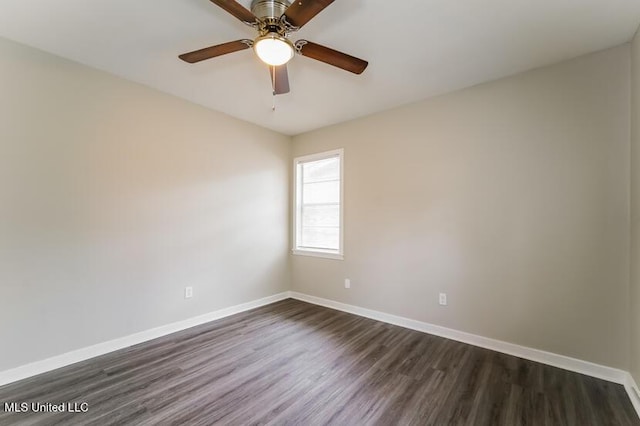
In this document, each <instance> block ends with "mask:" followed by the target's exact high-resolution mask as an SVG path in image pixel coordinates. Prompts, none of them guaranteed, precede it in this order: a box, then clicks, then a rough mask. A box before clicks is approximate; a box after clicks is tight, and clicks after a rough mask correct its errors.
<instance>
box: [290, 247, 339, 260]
mask: <svg viewBox="0 0 640 426" xmlns="http://www.w3.org/2000/svg"><path fill="white" fill-rule="evenodd" d="M291 253H293V254H295V255H299V256H311V257H322V258H325V259H333V260H344V256H343V255H342V254H339V253H330V252H324V251H316V250H300V249H293V250H291Z"/></svg>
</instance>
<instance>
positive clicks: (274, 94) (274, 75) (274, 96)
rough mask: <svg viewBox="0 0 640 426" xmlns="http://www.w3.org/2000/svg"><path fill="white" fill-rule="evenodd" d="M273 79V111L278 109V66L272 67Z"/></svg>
mask: <svg viewBox="0 0 640 426" xmlns="http://www.w3.org/2000/svg"><path fill="white" fill-rule="evenodd" d="M271 81H273V105H272V106H271V111H274V112H275V110H276V67H271Z"/></svg>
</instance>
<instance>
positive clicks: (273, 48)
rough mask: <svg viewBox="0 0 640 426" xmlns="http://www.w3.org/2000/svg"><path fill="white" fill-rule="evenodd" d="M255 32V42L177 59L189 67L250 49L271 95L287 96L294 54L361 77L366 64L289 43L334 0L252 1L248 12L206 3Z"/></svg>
mask: <svg viewBox="0 0 640 426" xmlns="http://www.w3.org/2000/svg"><path fill="white" fill-rule="evenodd" d="M210 1H211V2H212V3H214V4H216V5H217V6H219V7H221V8H222V9H224V10H226V11H227V12H229V13H230V14H232V15H233V16H235V17H236V18H238V19H239V20H240V21H242V22H244V23H245V24H247V25H249V26H250V27H253V28H254V29H255V30H257V31H258V37H257V38H256V39H255V40H249V39H242V40H236V41H230V42H228V43H223V44H218V45H216V46H211V47H206V48H204V49H200V50H196V51H193V52H189V53H185V54H182V55H180V56H179V58H180V59H182V60H183V61H185V62H189V63H191V64H193V63H196V62H200V61H204V60H206V59H210V58H215V57H216V56H221V55H226V54H227V53H233V52H237V51H240V50H244V49H248V48H250V47H253V50H254V51H255V53H256V55H257V56H258V58H260V59H261V60H262V61H263V62H264V63H266V64H267V65H269V69H270V74H271V83H272V85H273V94H274V95H281V94H284V93H289V75H288V73H287V62H289V61H290V60H291V59H292V58H293V56H294V55H295V53H296V52H297V53H299V54H301V55H302V56H306V57H308V58H311V59H315V60H318V61H321V62H324V63H326V64H329V65H333V66H335V67H338V68H341V69H343V70H346V71H350V72H352V73H354V74H361V73H362V72H363V71H364V70H365V68H367V65H369V63H368V62H367V61H363V60H362V59H358V58H356V57H353V56H351V55H347V54H346V53H342V52H338V51H337V50H333V49H330V48H328V47H325V46H321V45H319V44H316V43H313V42H311V41H308V40H298V41H296V42H295V43H293V42H292V41H291V40H289V35H290V34H291V33H293V32H296V31H298V30H299V29H300V28H302V26H303V25H305V24H306V23H307V22H309V21H310V20H311V19H312V18H313V17H314V16H316V15H317V14H318V13H320V12H322V10H324V8H326V7H327V6H329V5H330V4H331V3H333V2H334V0H293V3H292V2H291V1H290V0H252V2H251V11H249V10H248V9H246V8H245V7H244V6H242V5H241V4H240V3H238V2H237V1H235V0H210Z"/></svg>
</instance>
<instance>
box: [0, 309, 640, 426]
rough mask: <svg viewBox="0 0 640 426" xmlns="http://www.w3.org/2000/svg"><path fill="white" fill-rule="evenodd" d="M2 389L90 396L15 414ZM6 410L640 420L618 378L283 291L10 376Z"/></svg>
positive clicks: (305, 420) (153, 419) (217, 418)
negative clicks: (18, 377) (158, 334)
mask: <svg viewBox="0 0 640 426" xmlns="http://www.w3.org/2000/svg"><path fill="white" fill-rule="evenodd" d="M5 402H43V403H46V402H50V403H62V402H71V403H82V402H86V403H88V410H89V411H88V412H87V413H84V414H73V413H45V414H42V413H40V414H33V413H27V414H24V413H23V414H16V413H7V412H5V411H4V408H5V407H4V403H5ZM0 424H1V425H14V424H19V425H22V424H29V425H32V424H37V425H54V424H64V425H75V424H81V425H114V424H131V425H147V424H148V425H157V424H160V425H169V424H176V425H178V424H180V425H182V424H184V425H211V424H224V425H250V424H273V425H283V424H291V425H319V424H333V425H368V424H380V425H409V424H415V425H449V424H455V425H458V424H460V425H463V424H464V425H580V426H584V425H640V419H638V417H637V416H636V414H635V412H634V410H633V408H632V406H631V402H630V401H629V399H628V396H627V395H626V393H625V391H624V389H623V387H622V386H620V385H616V384H613V383H609V382H605V381H602V380H597V379H594V378H591V377H587V376H583V375H580V374H576V373H571V372H568V371H564V370H561V369H557V368H553V367H548V366H545V365H542V364H538V363H535V362H531V361H526V360H522V359H519V358H515V357H512V356H508V355H503V354H499V353H496V352H492V351H489V350H485V349H480V348H476V347H473V346H469V345H465V344H462V343H457V342H454V341H451V340H447V339H443V338H440V337H435V336H431V335H428V334H423V333H419V332H416V331H412V330H407V329H404V328H401V327H396V326H392V325H388V324H384V323H381V322H377V321H373V320H370V319H366V318H360V317H357V316H354V315H350V314H346V313H343V312H338V311H334V310H330V309H326V308H322V307H319V306H314V305H310V304H307V303H303V302H299V301H295V300H285V301H283V302H278V303H275V304H273V305H269V306H265V307H262V308H259V309H255V310H253V311H249V312H245V313H242V314H238V315H235V316H232V317H228V318H225V319H222V320H219V321H215V322H212V323H209V324H206V325H203V326H199V327H196V328H193V329H190V330H187V331H184V332H180V333H176V334H173V335H170V336H166V337H163V338H161V339H157V340H154V341H152V342H149V343H144V344H141V345H138V346H135V347H132V348H128V349H124V350H121V351H118V352H114V353H111V354H108V355H105V356H102V357H100V358H96V359H93V360H90V361H86V362H83V363H80V364H76V365H73V366H70V367H66V368H64V369H60V370H57V371H54V372H51V373H47V374H44V375H41V376H39V377H35V378H32V379H29V380H25V381H22V382H18V383H15V384H12V385H8V386H4V387H1V388H0Z"/></svg>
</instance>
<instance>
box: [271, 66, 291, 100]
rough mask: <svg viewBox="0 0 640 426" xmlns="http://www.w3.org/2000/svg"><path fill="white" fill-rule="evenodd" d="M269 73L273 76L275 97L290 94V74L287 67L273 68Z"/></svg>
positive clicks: (272, 82)
mask: <svg viewBox="0 0 640 426" xmlns="http://www.w3.org/2000/svg"><path fill="white" fill-rule="evenodd" d="M269 73H270V74H271V84H272V86H273V93H274V94H275V95H283V94H285V93H289V73H288V72H287V65H286V64H285V65H280V66H279V67H273V66H271V67H269Z"/></svg>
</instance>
